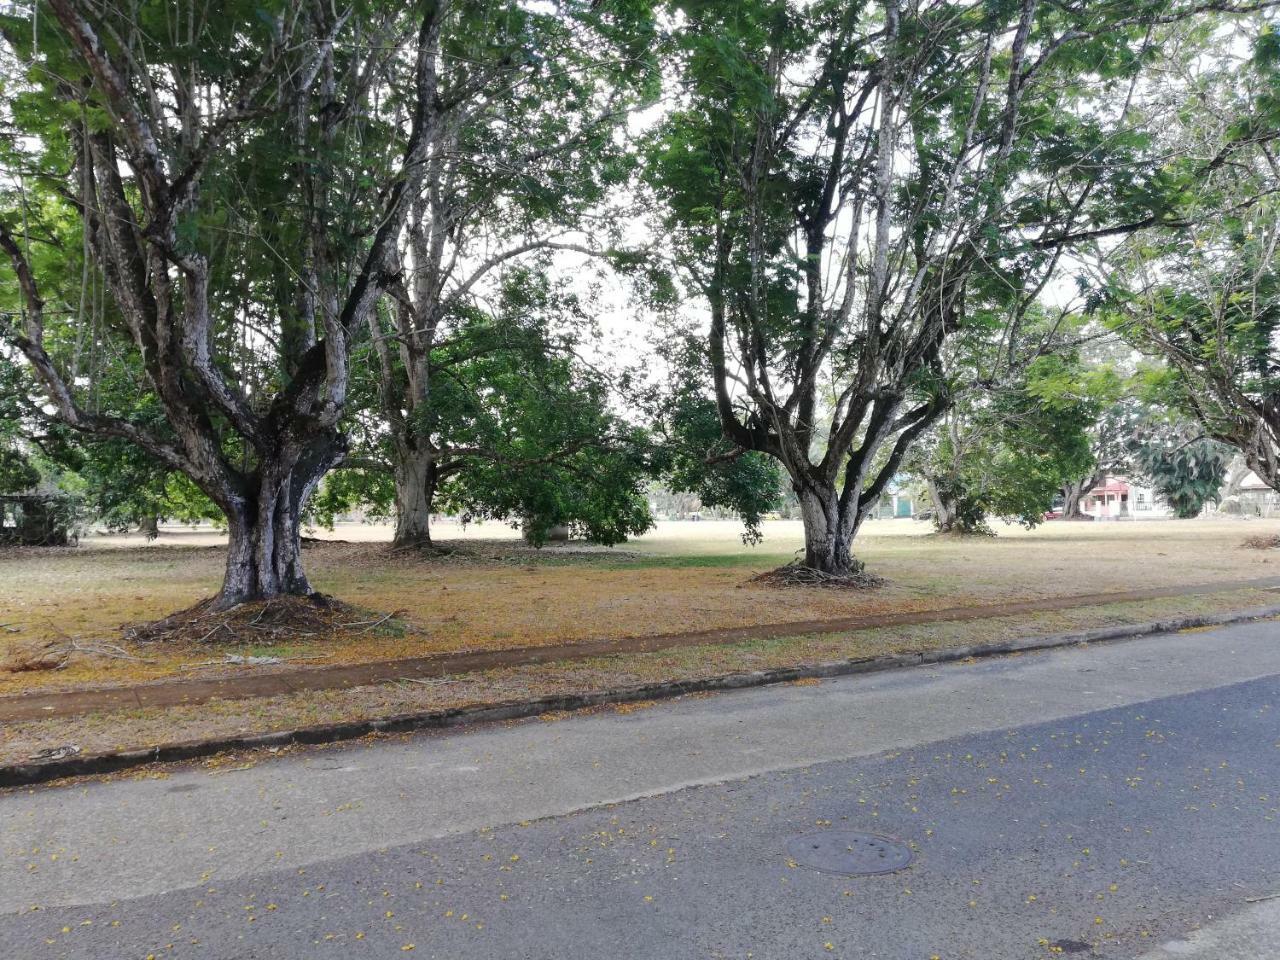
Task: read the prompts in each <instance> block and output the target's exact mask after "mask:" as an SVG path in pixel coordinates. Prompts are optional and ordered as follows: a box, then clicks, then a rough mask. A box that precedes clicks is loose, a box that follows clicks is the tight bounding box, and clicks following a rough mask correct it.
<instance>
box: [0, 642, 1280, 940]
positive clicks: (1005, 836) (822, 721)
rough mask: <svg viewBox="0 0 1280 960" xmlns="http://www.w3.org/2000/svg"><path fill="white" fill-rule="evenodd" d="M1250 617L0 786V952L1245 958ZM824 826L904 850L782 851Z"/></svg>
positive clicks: (1272, 758)
mask: <svg viewBox="0 0 1280 960" xmlns="http://www.w3.org/2000/svg"><path fill="white" fill-rule="evenodd" d="M1277 641H1280V625H1278V624H1276V623H1274V622H1266V623H1258V624H1250V625H1245V626H1239V627H1231V628H1225V629H1221V630H1214V631H1205V632H1189V633H1184V634H1179V635H1174V636H1166V637H1155V638H1148V639H1143V640H1134V641H1128V642H1124V643H1119V644H1113V645H1107V646H1099V647H1092V648H1087V649H1072V650H1064V651H1058V652H1054V653H1047V654H1037V655H1028V656H1021V657H1010V658H1005V659H1001V660H995V661H985V662H980V663H976V664H956V665H949V666H944V667H938V668H924V669H915V670H907V671H900V672H896V673H892V674H879V675H871V676H864V677H851V678H845V679H839V680H830V681H825V682H823V683H821V684H818V685H791V686H781V687H772V688H764V689H758V690H749V691H741V692H736V693H728V694H721V695H718V696H714V697H696V698H687V699H685V700H682V701H678V702H670V703H662V704H658V705H655V706H652V707H650V708H648V709H639V710H633V711H631V712H626V713H615V712H612V711H610V712H604V713H601V714H598V715H594V716H578V717H570V718H566V719H560V720H557V721H555V722H546V721H539V720H534V721H528V722H524V723H519V724H512V725H507V726H495V727H490V728H482V729H475V730H471V731H468V732H463V733H453V734H443V735H436V736H425V735H424V736H417V737H411V738H405V739H403V740H401V741H393V742H381V743H376V744H354V745H346V746H342V747H335V748H330V749H325V750H315V751H309V752H307V753H305V754H298V755H293V756H288V757H283V758H280V759H277V760H273V761H270V762H266V763H262V764H259V765H258V766H255V767H252V768H249V769H244V770H238V769H234V768H223V769H222V770H220V771H217V772H211V771H207V770H204V769H200V768H195V769H175V770H174V771H173V772H172V773H171V775H170V776H168V777H167V778H165V779H156V780H134V779H125V780H120V781H115V782H106V783H92V784H87V785H77V786H74V787H62V788H37V789H34V790H30V791H20V792H10V793H7V794H0V960H26V958H32V960H35V958H54V957H73V958H92V960H115V958H139V960H141V958H145V957H148V956H154V957H156V958H159V957H217V958H244V960H250V958H252V960H257V958H269V957H271V958H274V957H278V958H288V960H298V958H310V957H341V958H345V957H371V958H372V957H393V956H406V955H407V956H412V957H439V958H451V960H456V958H490V957H492V958H529V960H577V958H583V960H587V958H590V960H595V958H609V960H623V958H652V960H676V958H684V957H698V958H702V957H755V958H761V960H764V958H785V960H790V958H806V957H815V958H816V957H847V958H886V960H930V958H934V957H937V958H940V960H957V958H972V960H1005V958H1008V960H1023V958H1034V957H1052V956H1062V955H1075V956H1085V957H1088V956H1097V957H1115V958H1136V957H1142V958H1144V960H1171V958H1175V957H1188V956H1190V957H1198V958H1203V960H1274V958H1280V899H1268V898H1273V897H1275V895H1277V894H1280V821H1278V819H1277V818H1278V817H1280V642H1277ZM833 829H848V830H860V831H869V832H872V833H875V834H880V835H884V836H889V837H896V838H900V839H901V840H903V841H905V842H907V843H908V844H909V845H910V847H911V848H912V853H913V857H914V860H913V862H912V864H911V865H910V866H909V867H907V868H906V869H905V870H902V871H900V872H897V873H890V874H883V875H876V876H862V877H848V876H841V875H837V874H831V873H823V872H819V871H816V870H813V869H810V868H808V867H806V866H804V865H803V864H802V863H800V862H798V861H797V860H796V859H793V855H794V854H795V853H796V851H797V849H800V848H797V847H795V846H794V842H795V838H797V837H801V836H807V835H809V834H811V833H815V832H822V831H827V830H833ZM789 842H790V843H792V844H793V845H792V846H791V847H788V843H789ZM1198 928H1203V929H1198ZM1193 931H1194V932H1193Z"/></svg>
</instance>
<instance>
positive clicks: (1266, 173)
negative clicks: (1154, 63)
mask: <svg viewBox="0 0 1280 960" xmlns="http://www.w3.org/2000/svg"><path fill="white" fill-rule="evenodd" d="M1258 6H1259V7H1261V8H1263V12H1261V13H1259V14H1258V15H1256V16H1254V17H1250V18H1246V19H1241V20H1238V21H1234V22H1218V23H1215V29H1214V30H1212V31H1211V32H1209V33H1207V34H1205V35H1201V36H1199V37H1193V38H1190V39H1189V40H1188V42H1187V44H1186V45H1185V46H1184V47H1183V48H1182V49H1181V50H1180V51H1179V53H1180V56H1178V57H1177V58H1171V59H1170V60H1169V61H1168V62H1167V63H1166V64H1165V70H1164V71H1163V73H1164V75H1165V76H1166V77H1167V78H1168V79H1167V81H1166V84H1165V90H1164V98H1163V101H1162V102H1160V103H1158V104H1157V105H1156V106H1157V109H1153V110H1152V111H1150V113H1149V116H1148V118H1147V122H1148V123H1149V125H1150V126H1151V127H1152V128H1153V129H1154V130H1156V131H1157V135H1158V138H1159V141H1160V144H1161V146H1162V148H1163V149H1164V150H1165V151H1166V152H1167V153H1168V155H1169V156H1171V157H1172V158H1173V159H1172V160H1171V161H1170V163H1169V169H1168V176H1167V180H1168V182H1169V184H1170V186H1171V191H1170V193H1171V196H1172V198H1173V199H1174V201H1175V202H1176V203H1177V204H1178V211H1179V215H1180V219H1181V220H1183V221H1184V222H1185V223H1186V227H1185V228H1184V229H1181V230H1178V231H1176V232H1173V231H1169V232H1165V231H1162V232H1158V233H1155V234H1154V235H1151V236H1144V237H1141V238H1139V239H1138V240H1137V241H1136V242H1132V243H1128V244H1124V245H1121V246H1119V247H1118V248H1116V249H1114V250H1111V251H1107V256H1106V257H1105V259H1104V260H1103V267H1104V269H1105V275H1104V279H1103V281H1102V282H1101V283H1100V284H1099V287H1100V296H1101V297H1103V298H1105V301H1106V307H1107V309H1108V312H1109V314H1110V316H1111V320H1112V322H1113V324H1114V326H1115V328H1116V329H1117V330H1118V331H1119V332H1121V333H1122V335H1124V336H1125V337H1126V338H1127V339H1128V340H1129V342H1130V343H1132V344H1133V345H1134V346H1136V347H1138V348H1139V349H1140V350H1143V351H1145V352H1147V353H1149V354H1151V355H1154V356H1156V357H1158V358H1160V359H1161V360H1162V361H1163V362H1164V363H1165V364H1167V366H1168V368H1169V370H1170V371H1172V372H1173V374H1174V377H1173V378H1172V379H1171V380H1169V381H1168V382H1167V383H1166V384H1165V390H1164V396H1163V398H1162V399H1163V401H1164V402H1165V403H1166V404H1171V405H1172V406H1173V407H1174V408H1175V409H1177V410H1180V411H1181V412H1182V413H1183V414H1185V415H1186V416H1189V417H1191V418H1193V419H1194V420H1196V421H1198V422H1199V423H1200V425H1201V428H1202V430H1203V432H1204V433H1205V434H1207V436H1208V437H1211V438H1214V439H1216V440H1218V441H1221V442H1222V443H1225V444H1228V445H1230V446H1233V447H1235V448H1237V449H1238V450H1240V451H1241V452H1242V453H1243V454H1244V456H1245V459H1246V461H1247V462H1248V465H1249V467H1250V468H1251V469H1253V470H1254V471H1255V472H1256V473H1257V474H1258V476H1259V477H1261V478H1262V480H1263V481H1264V482H1265V483H1267V484H1269V485H1270V486H1272V487H1274V488H1275V489H1277V490H1280V352H1278V350H1277V334H1278V333H1280V269H1278V268H1277V265H1278V264H1280V259H1278V255H1280V202H1278V201H1277V196H1278V195H1280V155H1278V154H1277V151H1276V145H1277V141H1280V33H1278V32H1277V26H1278V24H1277V22H1276V21H1277V12H1276V10H1275V8H1274V6H1273V5H1271V4H1260V5H1258ZM1220 51H1227V52H1226V53H1225V54H1223V53H1220ZM1215 54H1217V55H1215ZM1205 452H1206V451H1202V453H1205ZM1210 461H1213V462H1215V463H1216V458H1215V457H1210V456H1204V457H1200V458H1198V460H1197V462H1198V463H1202V464H1208V463H1210ZM1215 469H1216V467H1215ZM1188 509H1189V508H1188Z"/></svg>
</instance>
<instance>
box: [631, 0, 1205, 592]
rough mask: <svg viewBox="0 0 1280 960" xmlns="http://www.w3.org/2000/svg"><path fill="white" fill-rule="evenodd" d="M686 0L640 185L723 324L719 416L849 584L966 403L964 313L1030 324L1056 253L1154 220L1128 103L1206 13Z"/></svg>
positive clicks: (812, 544)
mask: <svg viewBox="0 0 1280 960" xmlns="http://www.w3.org/2000/svg"><path fill="white" fill-rule="evenodd" d="M674 6H675V7H676V9H677V10H678V12H679V14H680V16H681V17H682V20H681V24H682V26H681V28H680V30H679V31H678V33H677V36H676V41H677V44H678V55H677V57H676V58H675V60H674V62H673V70H675V71H676V72H677V73H678V89H679V91H680V95H679V100H680V105H679V108H678V109H676V110H675V111H674V112H673V113H672V114H671V115H670V116H669V117H668V118H667V119H666V120H665V122H664V123H663V124H662V125H661V127H660V130H659V132H658V134H657V135H656V137H655V138H654V143H653V145H652V148H651V150H650V160H649V167H648V170H649V173H648V176H649V180H650V182H651V184H652V185H653V188H654V190H655V193H656V196H657V198H658V200H659V202H660V208H659V216H660V225H661V229H662V230H663V232H664V238H665V242H666V245H667V246H668V247H669V248H670V250H671V252H672V259H673V261H674V263H675V267H676V269H677V271H678V275H679V277H680V278H681V282H682V283H683V285H684V287H685V288H686V289H688V290H689V291H691V293H690V295H691V296H695V297H697V298H698V300H699V302H700V303H702V304H704V305H705V308H706V311H707V314H708V317H709V321H708V322H707V323H706V325H705V327H703V330H704V331H705V333H704V343H705V361H704V362H705V363H706V364H707V365H708V367H709V369H710V371H711V376H712V381H713V389H714V396H715V402H716V407H717V414H718V417H719V419H720V422H721V428H722V430H723V431H724V434H725V436H726V438H727V439H728V440H729V442H730V443H732V444H734V445H735V446H736V447H738V448H741V449H742V450H750V451H757V452H760V453H764V454H766V455H768V456H770V457H773V458H775V459H776V460H778V461H779V462H780V463H781V464H782V466H783V468H784V469H785V470H786V473H787V476H788V478H789V480H790V482H791V485H792V487H793V489H794V490H795V492H796V495H797V497H798V498H799V501H800V504H801V508H802V512H803V517H804V523H805V557H804V563H805V565H807V566H808V567H810V568H813V569H816V570H818V571H821V572H823V573H825V574H829V575H833V576H836V577H843V576H848V575H850V574H853V573H855V572H857V571H858V570H859V569H860V567H861V563H860V562H859V561H858V560H857V559H856V558H855V557H854V555H853V551H852V543H853V539H854V537H855V535H856V533H857V531H858V528H859V526H860V525H861V523H862V522H863V520H864V519H865V518H866V516H867V515H868V513H869V512H870V510H871V509H872V507H873V506H874V504H875V502H876V500H877V499H878V498H879V496H880V494H881V493H882V492H883V491H884V489H885V487H886V486H887V484H888V483H889V481H890V480H891V478H892V477H893V476H894V475H895V474H896V473H897V472H898V470H899V469H900V467H901V465H902V462H903V458H904V457H905V456H906V454H907V452H908V451H909V450H910V448H911V447H912V445H913V444H914V443H915V442H916V440H917V439H918V438H919V437H920V436H921V435H922V434H923V433H924V432H925V431H926V430H928V429H929V427H930V426H931V425H932V424H933V423H935V422H936V421H937V420H938V418H939V417H941V416H942V414H943V412H944V411H945V410H946V409H947V407H948V405H949V403H950V402H951V398H950V397H949V396H948V395H947V392H946V384H947V380H948V378H947V373H946V370H945V358H944V356H943V350H942V348H943V345H944V344H945V343H946V342H947V341H948V340H949V339H951V338H954V337H956V336H963V335H965V334H966V333H967V331H969V330H970V329H972V327H973V325H974V324H975V323H976V324H977V325H978V326H979V327H981V326H982V319H981V318H975V317H974V316H973V314H972V312H971V310H970V309H969V304H971V303H972V302H975V301H980V300H982V299H984V298H985V299H987V300H989V301H994V300H1003V301H1004V302H1005V303H1006V304H1007V305H1008V307H1007V308H1006V309H1005V310H1004V311H1003V312H1004V315H1006V316H1012V317H1014V318H1017V317H1018V316H1019V315H1020V314H1021V313H1022V312H1023V311H1024V310H1025V308H1026V307H1027V306H1029V304H1030V302H1031V301H1032V300H1033V299H1034V297H1035V295H1036V294H1037V293H1038V292H1039V290H1040V289H1041V288H1042V287H1043V285H1044V284H1045V283H1046V282H1047V279H1048V277H1049V276H1050V275H1051V274H1052V273H1053V271H1054V269H1055V268H1056V267H1057V264H1058V262H1059V258H1060V256H1061V251H1062V250H1064V249H1065V248H1067V247H1069V246H1070V245H1072V244H1075V243H1078V242H1084V241H1086V240H1088V239H1091V238H1094V237H1097V236H1100V235H1106V234H1111V233H1123V232H1124V231H1127V230H1137V229H1141V228H1142V227H1143V226H1146V225H1149V224H1152V223H1158V222H1162V211H1161V210H1159V209H1155V208H1153V207H1152V205H1151V204H1150V203H1149V202H1148V200H1149V199H1150V198H1152V197H1155V196H1158V191H1153V190H1152V189H1149V188H1150V184H1149V183H1147V171H1148V169H1149V158H1147V157H1146V155H1145V152H1144V142H1143V141H1142V140H1141V138H1139V137H1135V136H1134V135H1133V131H1132V129H1131V123H1130V120H1129V117H1128V110H1127V108H1126V107H1124V106H1123V104H1124V103H1125V101H1126V98H1127V97H1128V96H1129V95H1130V94H1132V92H1133V89H1134V86H1135V84H1136V78H1137V77H1138V75H1139V71H1140V67H1141V64H1142V62H1143V61H1144V60H1145V59H1146V58H1147V57H1148V55H1149V52H1150V50H1151V49H1152V45H1153V44H1155V43H1157V42H1158V40H1157V39H1156V35H1157V34H1158V33H1159V25H1160V24H1161V23H1163V22H1166V21H1168V20H1170V19H1176V18H1179V17H1185V16H1189V15H1191V14H1193V13H1194V12H1195V11H1197V10H1198V9H1199V8H1198V7H1197V6H1196V5H1195V4H1193V3H1187V4H1183V3H1176V4H1169V3H1160V4H1153V3H1142V2H1139V3H1137V4H1134V3H1129V2H1126V3H1119V2H1101V3H1091V4H1087V5H1079V6H1072V5H1067V4H1059V3H1039V2H1037V0H1024V2H1022V3H990V4H981V5H974V6H969V7H963V8H957V7H956V6H955V5H953V4H944V3H906V4H903V3H901V2H899V0H883V2H876V3H872V2H849V0H839V2H836V0H821V2H814V3H804V4H801V3H794V2H787V0H747V2H740V3H734V4H723V3H715V2H709V0H682V2H676V3H675V4H674ZM1117 103H1120V104H1121V106H1120V107H1118V108H1117V107H1116V104H1117ZM1109 171H1110V172H1111V173H1109ZM1015 322H1016V320H1015ZM827 394H830V395H831V396H833V397H834V402H833V403H832V404H831V407H830V411H829V415H828V416H827V417H824V418H823V419H824V420H825V423H820V422H819V406H820V403H819V401H820V398H821V397H822V396H825V395H827ZM824 428H825V429H824Z"/></svg>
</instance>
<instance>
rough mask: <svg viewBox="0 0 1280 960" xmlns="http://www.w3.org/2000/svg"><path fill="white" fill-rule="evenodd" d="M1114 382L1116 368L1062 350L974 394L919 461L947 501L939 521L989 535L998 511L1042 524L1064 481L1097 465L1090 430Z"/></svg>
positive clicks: (938, 514)
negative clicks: (993, 387)
mask: <svg viewBox="0 0 1280 960" xmlns="http://www.w3.org/2000/svg"><path fill="white" fill-rule="evenodd" d="M1113 386H1114V381H1113V374H1111V373H1110V372H1108V371H1106V370H1096V369H1090V368H1088V367H1086V366H1084V365H1083V364H1082V363H1081V362H1080V360H1079V358H1078V357H1077V356H1075V355H1074V354H1071V353H1068V352H1060V353H1054V354H1050V355H1045V356H1041V357H1038V358H1036V359H1035V360H1034V361H1032V362H1031V363H1030V364H1028V365H1027V366H1026V368H1025V369H1024V370H1023V372H1022V375H1021V376H1020V377H1019V378H1018V379H1017V380H1016V381H1014V382H1012V383H1009V384H1007V385H1005V386H1003V387H1002V388H1000V389H998V390H995V391H992V392H987V393H983V392H977V393H968V394H966V395H965V397H964V398H963V400H962V402H961V404H960V405H959V406H958V407H957V408H956V409H955V410H953V411H951V412H950V413H949V414H948V416H947V417H946V418H944V420H943V422H942V424H941V425H940V426H939V429H938V430H937V432H936V436H935V437H934V438H932V439H931V440H929V441H927V442H926V443H925V444H923V445H922V449H921V450H920V451H919V452H918V453H917V455H916V457H915V458H914V461H913V469H914V471H915V472H916V473H918V474H920V475H921V476H923V477H924V478H925V479H926V480H928V481H929V483H930V486H931V488H932V491H933V493H934V494H935V500H937V501H940V502H937V503H935V508H936V509H935V513H934V522H935V524H937V525H942V524H944V523H945V524H946V525H947V529H949V530H953V531H956V532H961V533H989V532H990V527H989V526H988V523H987V521H988V518H989V517H993V516H996V517H1000V518H1002V519H1004V520H1008V521H1011V522H1016V523H1019V524H1022V525H1023V526H1026V527H1033V526H1036V525H1037V524H1039V523H1040V522H1041V521H1042V520H1043V519H1044V513H1045V511H1046V510H1048V509H1049V507H1050V505H1051V504H1052V503H1053V499H1054V497H1055V496H1056V495H1057V494H1058V491H1059V490H1060V489H1061V488H1062V486H1063V485H1064V484H1065V483H1067V482H1068V481H1070V480H1073V479H1075V478H1078V477H1080V476H1082V475H1083V474H1085V473H1087V472H1088V471H1089V470H1090V469H1092V468H1093V465H1094V463H1095V455H1094V451H1093V450H1092V448H1091V443H1090V436H1089V433H1088V430H1089V427H1090V426H1091V425H1092V424H1093V422H1094V421H1095V419H1096V418H1097V416H1098V414H1099V412H1100V408H1101V403H1102V400H1103V398H1104V397H1106V396H1107V395H1108V393H1109V392H1110V390H1111V389H1112V388H1113Z"/></svg>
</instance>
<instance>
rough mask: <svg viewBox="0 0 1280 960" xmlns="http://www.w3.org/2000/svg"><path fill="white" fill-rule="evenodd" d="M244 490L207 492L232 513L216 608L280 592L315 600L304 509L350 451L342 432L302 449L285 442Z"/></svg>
mask: <svg viewBox="0 0 1280 960" xmlns="http://www.w3.org/2000/svg"><path fill="white" fill-rule="evenodd" d="M278 449H279V453H278V455H277V456H276V457H275V458H274V459H272V460H269V461H267V462H265V463H263V464H262V465H261V466H260V467H259V469H258V470H257V471H256V473H255V474H254V475H253V476H252V477H251V478H250V482H249V483H248V484H247V485H246V486H247V489H245V490H242V491H234V490H228V489H226V488H225V487H222V488H219V489H216V490H210V491H206V492H208V493H209V494H210V496H212V497H213V499H214V500H215V502H217V503H218V506H220V507H221V508H222V510H223V512H225V513H226V515H227V530H228V534H229V537H228V543H227V567H226V571H225V573H224V574H223V581H222V589H221V590H220V591H219V592H218V595H217V597H215V598H214V603H213V608H214V609H215V610H226V609H229V608H231V607H234V606H237V605H239V604H241V603H247V602H249V601H253V600H269V599H271V598H273V597H279V596H286V595H288V596H300V597H312V598H315V597H317V596H318V595H317V594H316V591H315V590H314V589H313V588H312V586H311V582H310V581H309V580H308V579H307V575H306V573H305V572H304V571H303V568H302V512H303V510H304V509H305V508H306V505H307V501H308V500H310V499H311V495H312V494H313V493H314V492H315V488H316V486H317V485H318V484H319V483H320V480H321V478H323V477H324V475H325V474H326V473H328V472H329V471H330V470H331V469H333V467H335V466H337V465H338V464H339V463H340V462H341V461H342V458H343V456H344V455H345V454H346V440H345V438H344V437H343V436H342V435H341V434H338V433H337V432H336V431H331V432H329V433H327V434H324V435H322V436H319V437H312V438H310V441H309V442H308V443H307V444H306V445H305V446H303V447H301V449H300V448H299V446H298V445H295V444H290V443H288V442H283V443H281V444H280V446H279V448H278Z"/></svg>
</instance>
